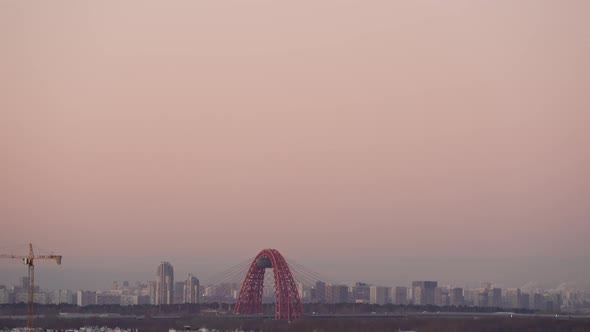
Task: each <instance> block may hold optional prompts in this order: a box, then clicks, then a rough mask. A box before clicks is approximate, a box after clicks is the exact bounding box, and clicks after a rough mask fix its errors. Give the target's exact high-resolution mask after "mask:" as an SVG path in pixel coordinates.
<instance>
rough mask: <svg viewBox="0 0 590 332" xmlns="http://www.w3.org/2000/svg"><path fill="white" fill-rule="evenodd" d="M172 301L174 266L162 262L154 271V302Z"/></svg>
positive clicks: (164, 302) (170, 302)
mask: <svg viewBox="0 0 590 332" xmlns="http://www.w3.org/2000/svg"><path fill="white" fill-rule="evenodd" d="M173 303H174V268H173V267H172V264H170V263H168V262H162V263H161V264H160V265H159V266H158V270H157V272H156V303H155V304H173Z"/></svg>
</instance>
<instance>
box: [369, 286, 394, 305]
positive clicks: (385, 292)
mask: <svg viewBox="0 0 590 332" xmlns="http://www.w3.org/2000/svg"><path fill="white" fill-rule="evenodd" d="M369 292H370V299H369V303H371V304H379V305H383V304H386V303H388V302H389V293H390V292H391V289H390V288H389V287H382V286H371V287H370V288H369Z"/></svg>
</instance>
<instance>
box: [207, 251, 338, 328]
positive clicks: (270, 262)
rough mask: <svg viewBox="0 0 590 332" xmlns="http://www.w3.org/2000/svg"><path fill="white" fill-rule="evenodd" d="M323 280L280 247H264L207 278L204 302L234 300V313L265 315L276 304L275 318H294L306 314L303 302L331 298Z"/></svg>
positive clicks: (326, 300) (232, 301) (227, 301)
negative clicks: (277, 248) (283, 252)
mask: <svg viewBox="0 0 590 332" xmlns="http://www.w3.org/2000/svg"><path fill="white" fill-rule="evenodd" d="M269 272H270V273H269ZM322 280H323V278H321V277H320V276H319V275H318V274H317V273H316V272H314V271H312V270H310V269H308V268H306V267H305V266H303V265H301V264H299V263H297V262H295V261H293V260H290V259H287V258H285V257H284V256H283V255H281V253H280V252H279V251H278V250H276V249H263V250H262V251H260V252H259V253H258V255H256V256H255V257H253V258H250V259H248V260H246V261H244V262H242V263H240V264H238V265H235V266H233V267H231V268H229V269H227V270H226V271H224V272H222V273H219V274H218V275H216V276H213V277H212V278H210V279H209V280H208V281H206V282H204V283H203V289H204V291H203V294H202V295H203V300H204V301H205V302H220V303H221V302H223V303H235V305H234V307H233V308H234V309H233V313H234V314H235V315H262V314H264V313H265V312H264V311H265V308H269V307H273V306H272V305H270V304H274V318H275V319H285V320H289V321H291V320H295V319H298V318H301V317H302V316H303V305H302V303H303V302H324V301H325V302H330V299H328V298H326V295H325V294H326V292H325V285H326V283H325V282H324V281H322ZM267 314H268V312H267Z"/></svg>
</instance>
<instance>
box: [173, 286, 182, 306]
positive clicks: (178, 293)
mask: <svg viewBox="0 0 590 332" xmlns="http://www.w3.org/2000/svg"><path fill="white" fill-rule="evenodd" d="M181 303H184V281H176V282H175V283H174V304H181Z"/></svg>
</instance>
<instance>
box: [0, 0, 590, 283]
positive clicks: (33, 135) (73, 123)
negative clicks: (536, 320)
mask: <svg viewBox="0 0 590 332" xmlns="http://www.w3.org/2000/svg"><path fill="white" fill-rule="evenodd" d="M589 13H590V2H588V1H585V0H578V1H576V0H568V1H549V0H547V1H545V0H535V1H532V0H522V1H507V0H506V1H503V0H502V1H473V0H469V1H467V0H464V1H463V0H453V1H434V0H432V1H379V0H376V1H345V0H338V1H336V0H325V1H295V2H276V1H258V0H253V1H175V2H168V1H157V2H155V1H125V2H111V1H93V2H90V1H51V2H25V1H18V0H8V1H2V2H0V225H1V231H0V251H2V250H4V251H11V250H12V251H14V250H15V249H11V248H21V249H18V250H20V251H22V252H26V248H25V247H23V246H22V244H24V243H29V242H32V243H33V244H35V245H36V246H39V247H40V248H48V249H49V250H46V251H54V252H55V253H57V254H61V255H63V256H64V259H63V265H62V266H60V267H57V266H53V265H55V264H53V263H49V262H43V263H40V264H38V268H37V271H38V272H37V273H38V274H39V275H40V276H39V279H38V280H39V282H40V283H41V285H42V286H47V287H63V288H66V287H71V288H78V287H85V288H99V287H108V286H109V285H110V284H111V282H112V280H150V279H154V278H155V272H156V267H157V265H158V263H159V262H160V261H163V260H166V261H170V262H171V263H172V264H173V265H174V266H175V269H176V272H177V276H183V275H184V274H186V273H189V272H191V273H194V274H196V275H197V276H198V277H199V276H206V275H210V274H213V273H214V272H219V271H221V270H223V269H225V268H227V267H229V266H232V265H234V264H236V263H238V262H241V261H243V260H244V259H247V258H249V257H253V256H255V255H256V253H257V252H259V251H260V250H261V249H263V248H276V249H278V250H279V251H281V252H283V253H284V254H285V255H286V256H288V257H290V258H292V259H294V260H296V261H298V262H300V263H302V264H304V265H306V266H308V267H309V268H310V269H312V270H314V271H317V272H319V273H320V274H322V275H325V276H327V279H329V280H337V281H356V280H362V281H366V282H374V283H382V284H393V285H395V284H400V283H406V282H409V281H411V280H414V279H435V280H441V281H446V282H449V283H461V282H465V283H467V282H475V283H479V282H480V281H491V282H498V283H502V284H505V285H507V286H508V285H509V286H519V285H521V284H524V283H526V282H528V281H535V282H538V283H541V284H547V285H550V284H553V285H555V284H557V283H559V282H562V281H585V282H586V283H587V281H588V280H590V257H589V256H588V252H590V241H588V239H589V238H590V227H589V221H590V165H589V164H590V149H589V148H588V147H589V146H590V130H588V126H589V123H590V90H589V87H590V17H589V16H590V14H589ZM15 246H16V247H15ZM41 265H42V266H41ZM25 271H26V270H25V268H24V266H22V264H21V263H19V262H17V261H10V260H2V261H1V262H0V283H4V284H12V283H16V278H17V277H18V276H20V275H24V274H25ZM44 275H45V276H46V277H45V278H44V277H43V276H44ZM43 278H44V279H43ZM588 287H590V285H588Z"/></svg>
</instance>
